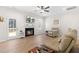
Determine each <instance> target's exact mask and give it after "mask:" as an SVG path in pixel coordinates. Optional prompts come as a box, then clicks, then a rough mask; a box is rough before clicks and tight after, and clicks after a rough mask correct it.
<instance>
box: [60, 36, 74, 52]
mask: <svg viewBox="0 0 79 59" xmlns="http://www.w3.org/2000/svg"><path fill="white" fill-rule="evenodd" d="M71 41H72V37H70V36H64V37H63V38H62V40H61V42H60V44H59V50H60V51H62V52H64V51H65V50H66V49H67V48H68V46H69V45H70V43H71Z"/></svg>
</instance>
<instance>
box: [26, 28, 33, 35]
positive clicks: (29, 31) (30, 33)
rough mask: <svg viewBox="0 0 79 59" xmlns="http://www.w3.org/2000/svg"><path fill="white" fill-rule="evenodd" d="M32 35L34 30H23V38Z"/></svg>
mask: <svg viewBox="0 0 79 59" xmlns="http://www.w3.org/2000/svg"><path fill="white" fill-rule="evenodd" d="M32 35H34V28H25V36H32Z"/></svg>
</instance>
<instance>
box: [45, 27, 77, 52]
mask: <svg viewBox="0 0 79 59" xmlns="http://www.w3.org/2000/svg"><path fill="white" fill-rule="evenodd" d="M76 40H77V31H76V30H75V29H73V30H72V29H69V30H68V32H67V33H66V34H64V36H63V37H61V38H60V40H58V42H56V43H55V44H53V45H52V46H50V45H47V46H48V47H50V48H52V49H54V50H55V51H57V52H65V53H67V52H70V50H71V49H72V47H73V46H74V45H75V43H76Z"/></svg>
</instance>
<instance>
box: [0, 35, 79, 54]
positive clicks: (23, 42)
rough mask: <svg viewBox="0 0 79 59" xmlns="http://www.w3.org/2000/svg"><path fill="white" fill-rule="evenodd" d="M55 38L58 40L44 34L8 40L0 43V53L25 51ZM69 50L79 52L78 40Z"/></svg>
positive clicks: (53, 40)
mask: <svg viewBox="0 0 79 59" xmlns="http://www.w3.org/2000/svg"><path fill="white" fill-rule="evenodd" d="M56 40H58V38H51V37H48V36H46V35H38V36H29V37H25V38H21V39H14V40H8V41H4V42H1V43H0V53H26V52H27V51H28V50H30V49H32V48H33V47H35V46H40V45H41V44H44V43H47V44H50V43H55V42H56ZM71 52H73V53H74V52H79V41H77V43H76V45H75V46H74V48H73V49H72V51H71Z"/></svg>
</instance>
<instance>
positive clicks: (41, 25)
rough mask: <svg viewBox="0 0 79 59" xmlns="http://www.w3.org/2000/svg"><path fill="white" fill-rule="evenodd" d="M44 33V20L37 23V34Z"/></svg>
mask: <svg viewBox="0 0 79 59" xmlns="http://www.w3.org/2000/svg"><path fill="white" fill-rule="evenodd" d="M43 32H44V23H43V20H42V19H38V20H36V21H35V34H36V35H38V34H42V33H43Z"/></svg>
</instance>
